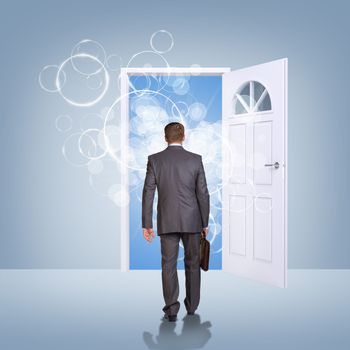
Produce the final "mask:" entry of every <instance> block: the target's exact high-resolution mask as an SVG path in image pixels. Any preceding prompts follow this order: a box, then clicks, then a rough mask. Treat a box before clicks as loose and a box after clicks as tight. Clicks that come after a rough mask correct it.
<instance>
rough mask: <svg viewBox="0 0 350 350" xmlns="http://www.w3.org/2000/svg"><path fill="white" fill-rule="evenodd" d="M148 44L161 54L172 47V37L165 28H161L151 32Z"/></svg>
mask: <svg viewBox="0 0 350 350" xmlns="http://www.w3.org/2000/svg"><path fill="white" fill-rule="evenodd" d="M150 44H151V48H152V50H153V51H155V52H157V53H161V54H163V53H167V52H169V51H170V50H171V49H172V48H173V46H174V38H173V36H172V34H171V33H169V32H168V31H167V30H164V29H161V30H158V31H157V32H154V33H153V34H152V36H151V39H150Z"/></svg>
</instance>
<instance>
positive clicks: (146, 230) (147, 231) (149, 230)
mask: <svg viewBox="0 0 350 350" xmlns="http://www.w3.org/2000/svg"><path fill="white" fill-rule="evenodd" d="M151 236H152V237H154V231H153V228H144V229H143V237H144V238H145V240H147V241H148V242H149V243H151V242H152V238H151Z"/></svg>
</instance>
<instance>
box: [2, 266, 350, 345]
mask: <svg viewBox="0 0 350 350" xmlns="http://www.w3.org/2000/svg"><path fill="white" fill-rule="evenodd" d="M178 276H179V282H180V296H179V301H180V302H181V307H180V311H179V314H178V320H177V322H168V321H167V320H163V312H162V310H161V309H162V307H163V306H164V301H163V295H162V290H161V272H160V271H131V272H129V273H122V272H120V271H117V270H2V271H0V287H1V289H0V323H1V324H0V349H4V350H12V349H23V350H31V349H33V350H34V349H35V350H41V349H45V350H56V349H65V350H67V349H74V350H79V349H84V350H89V349H99V350H109V349H113V350H124V349H148V348H150V349H167V350H171V349H216V350H218V349H220V350H224V349H308V350H311V349H332V350H335V349H349V348H350V333H349V324H350V298H349V295H350V270H290V271H289V281H288V282H289V285H288V288H287V289H279V288H274V287H270V286H265V285H262V284H259V283H256V282H254V281H249V280H244V279H241V278H238V277H235V276H232V275H230V274H227V273H225V272H222V271H208V272H203V271H202V287H201V288H202V289H201V301H200V305H199V308H198V309H197V312H196V314H195V315H193V316H187V315H186V309H185V307H184V304H183V299H184V297H185V290H184V288H185V276H184V271H179V272H178Z"/></svg>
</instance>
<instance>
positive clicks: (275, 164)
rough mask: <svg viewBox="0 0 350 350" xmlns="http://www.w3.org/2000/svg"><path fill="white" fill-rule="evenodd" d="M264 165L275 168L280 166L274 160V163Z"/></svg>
mask: <svg viewBox="0 0 350 350" xmlns="http://www.w3.org/2000/svg"><path fill="white" fill-rule="evenodd" d="M265 166H273V167H275V169H278V168H279V167H280V163H278V162H275V163H274V164H265Z"/></svg>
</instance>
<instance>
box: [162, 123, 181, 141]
mask: <svg viewBox="0 0 350 350" xmlns="http://www.w3.org/2000/svg"><path fill="white" fill-rule="evenodd" d="M164 133H165V137H166V140H167V141H168V142H176V141H182V139H183V137H184V135H185V128H184V126H183V125H182V124H181V123H178V122H172V123H169V124H167V125H166V126H165V128H164Z"/></svg>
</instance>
